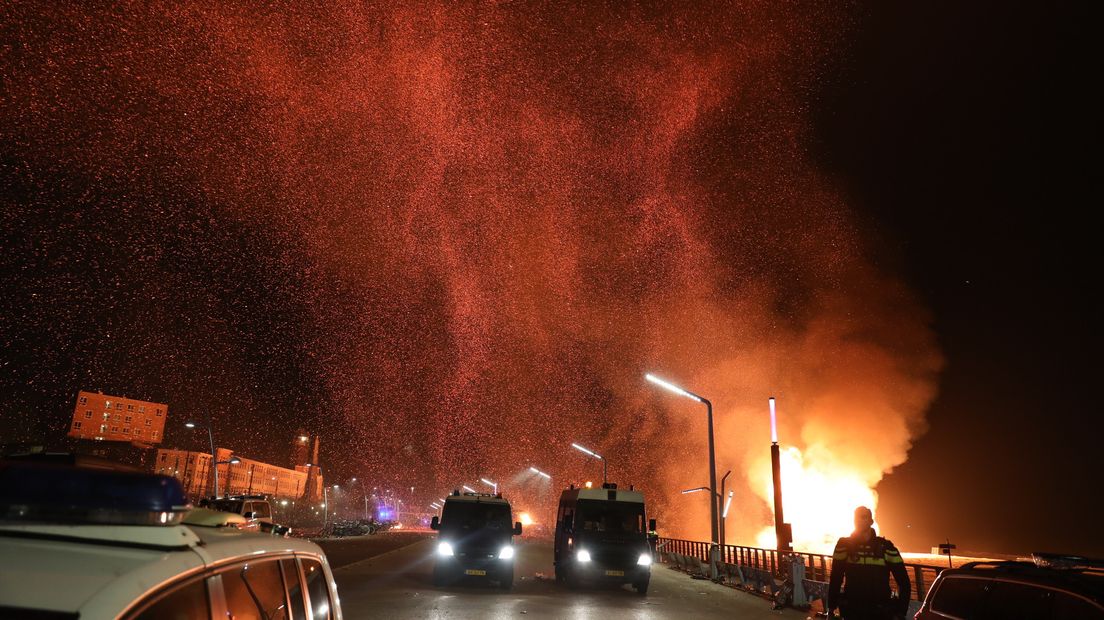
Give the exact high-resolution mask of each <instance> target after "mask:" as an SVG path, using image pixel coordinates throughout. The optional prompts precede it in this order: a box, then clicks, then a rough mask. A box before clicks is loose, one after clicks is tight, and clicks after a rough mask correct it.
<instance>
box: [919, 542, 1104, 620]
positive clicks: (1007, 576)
mask: <svg viewBox="0 0 1104 620" xmlns="http://www.w3.org/2000/svg"><path fill="white" fill-rule="evenodd" d="M1033 559H1034V561H1032V562H1024V561H1016V562H971V563H969V564H965V565H963V566H961V567H959V568H954V569H947V570H945V571H943V572H941V573H940V574H939V577H938V578H936V580H935V582H934V583H933V584H932V587H931V589H930V590H928V595H927V596H926V597H925V598H924V603H923V605H921V607H920V611H919V612H917V614H916V616H915V618H916V620H934V619H938V620H945V619H948V618H952V619H955V620H973V619H975V618H985V619H989V618H1023V619H1031V620H1035V619H1040V620H1049V619H1051V618H1053V619H1054V620H1104V561H1100V560H1090V559H1088V558H1082V557H1073V556H1059V555H1052V554H1039V553H1037V554H1035V555H1034V556H1033Z"/></svg>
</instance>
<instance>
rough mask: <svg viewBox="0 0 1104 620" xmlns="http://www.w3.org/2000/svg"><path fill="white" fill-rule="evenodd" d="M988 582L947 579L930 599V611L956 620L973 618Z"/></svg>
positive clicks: (978, 608) (955, 578) (960, 578)
mask: <svg viewBox="0 0 1104 620" xmlns="http://www.w3.org/2000/svg"><path fill="white" fill-rule="evenodd" d="M989 583H990V582H989V581H986V580H984V579H968V578H964V577H947V578H946V579H944V580H943V583H941V584H939V589H938V590H937V591H936V592H935V598H934V599H932V604H931V608H932V611H937V612H939V613H941V614H946V615H948V616H954V617H957V618H973V617H975V616H976V615H977V614H978V613H979V612H980V611H981V605H982V603H983V602H984V601H985V595H986V594H987V593H988V592H987V590H988V589H987V587H986V586H988V585H989Z"/></svg>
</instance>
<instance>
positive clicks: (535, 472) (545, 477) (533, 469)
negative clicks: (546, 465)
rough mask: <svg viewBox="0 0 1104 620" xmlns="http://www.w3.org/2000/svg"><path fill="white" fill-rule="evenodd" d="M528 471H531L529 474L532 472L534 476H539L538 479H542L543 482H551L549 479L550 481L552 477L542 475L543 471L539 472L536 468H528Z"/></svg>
mask: <svg viewBox="0 0 1104 620" xmlns="http://www.w3.org/2000/svg"><path fill="white" fill-rule="evenodd" d="M529 471H531V472H533V473H534V474H536V475H538V476H540V477H542V478H544V479H545V480H551V479H552V476H549V475H548V474H546V473H544V472H543V471H541V470H539V469H537V468H536V467H530V468H529Z"/></svg>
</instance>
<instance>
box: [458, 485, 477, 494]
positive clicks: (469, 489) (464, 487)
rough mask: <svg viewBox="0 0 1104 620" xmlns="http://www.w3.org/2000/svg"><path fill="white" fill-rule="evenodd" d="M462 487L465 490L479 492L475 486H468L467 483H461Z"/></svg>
mask: <svg viewBox="0 0 1104 620" xmlns="http://www.w3.org/2000/svg"><path fill="white" fill-rule="evenodd" d="M460 488H462V489H464V490H465V491H467V492H468V493H477V492H478V491H476V490H475V489H473V488H471V487H469V486H468V485H466V484H462V485H460Z"/></svg>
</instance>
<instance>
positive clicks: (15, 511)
mask: <svg viewBox="0 0 1104 620" xmlns="http://www.w3.org/2000/svg"><path fill="white" fill-rule="evenodd" d="M189 508H190V506H188V502H187V499H186V498H185V497H184V489H183V488H182V487H181V486H180V481H178V480H177V479H175V478H172V477H170V476H158V475H153V474H141V473H132V472H123V471H111V470H104V469H88V468H81V467H64V466H52V465H41V464H33V463H22V462H13V461H8V462H3V463H0V521H21V522H29V521H31V522H38V523H97V524H113V525H175V524H176V523H179V522H180V520H181V519H182V518H183V514H184V513H185V512H186V511H187V510H188V509H189Z"/></svg>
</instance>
